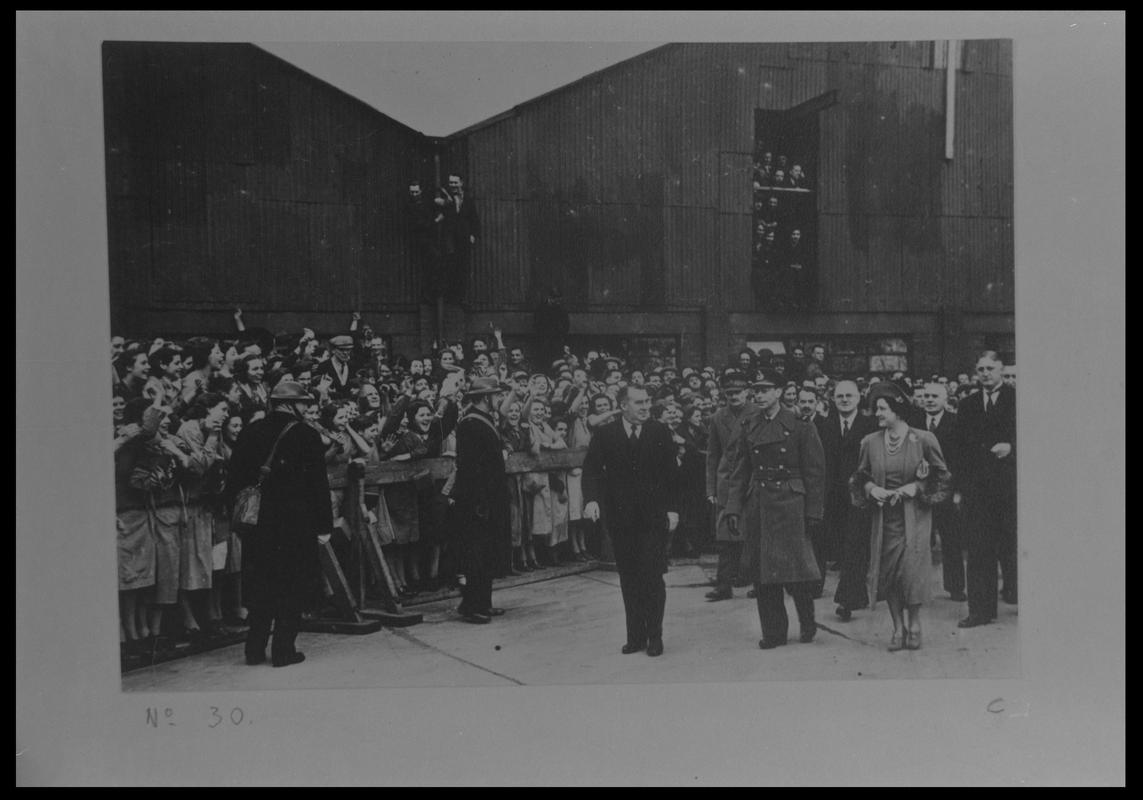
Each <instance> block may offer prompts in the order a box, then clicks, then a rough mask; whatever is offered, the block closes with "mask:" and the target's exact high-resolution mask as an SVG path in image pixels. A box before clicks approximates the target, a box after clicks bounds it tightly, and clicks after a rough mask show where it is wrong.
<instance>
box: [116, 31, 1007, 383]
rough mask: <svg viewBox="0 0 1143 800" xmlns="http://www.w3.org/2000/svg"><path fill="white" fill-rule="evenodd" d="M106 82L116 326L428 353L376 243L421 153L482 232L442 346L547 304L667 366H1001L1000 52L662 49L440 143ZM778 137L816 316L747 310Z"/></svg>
mask: <svg viewBox="0 0 1143 800" xmlns="http://www.w3.org/2000/svg"><path fill="white" fill-rule="evenodd" d="M950 54H951V59H952V61H953V65H952V66H953V81H952V82H951V84H950V81H949V74H948V72H949V71H948V69H947V66H948V61H949V59H950ZM105 73H106V77H105V82H106V86H107V99H106V108H107V117H108V121H107V132H108V136H107V138H108V187H109V188H108V200H109V208H110V216H111V231H112V237H111V238H112V254H111V259H112V276H113V283H112V288H113V303H114V304H115V305H116V310H117V313H119V314H120V317H119V318H118V319H119V320H120V321H122V323H123V324H124V325H128V324H129V325H132V326H134V325H138V324H142V323H147V324H149V325H150V326H151V327H153V328H161V329H166V330H170V329H172V326H174V327H175V328H178V327H179V326H178V325H174V323H172V322H171V317H170V313H169V312H170V310H172V309H177V308H186V309H188V310H193V311H195V312H200V313H199V315H198V316H195V315H190V316H188V317H187V318H186V319H187V323H188V325H189V323H191V322H198V321H200V320H202V319H203V317H202V316H201V312H203V311H205V310H207V309H208V307H209V304H210V303H217V304H218V305H219V307H222V306H226V307H229V306H230V305H232V304H233V303H235V302H244V303H246V304H247V305H248V306H249V307H250V308H251V309H254V310H257V311H261V312H263V313H264V314H265V315H266V316H265V319H266V320H268V322H267V325H266V326H267V327H271V328H274V327H291V326H296V325H297V324H298V323H297V322H296V318H297V319H300V318H302V316H304V317H305V318H306V319H313V314H312V313H311V312H322V313H328V314H332V313H334V312H336V313H338V314H341V315H345V314H347V313H348V312H349V311H351V310H352V307H353V306H354V304H360V307H361V308H362V310H363V311H365V312H366V313H367V314H368V315H369V316H370V319H371V321H373V322H374V324H375V326H376V327H383V326H385V325H386V323H388V324H389V325H390V327H391V329H392V330H393V332H394V333H396V334H399V336H398V337H397V346H398V349H399V348H400V346H401V342H402V341H404V342H406V343H408V344H410V345H411V344H412V343H413V341H414V340H417V339H418V336H419V337H420V338H419V340H417V344H418V345H419V346H424V345H425V344H427V341H426V340H425V337H426V336H427V335H428V334H427V332H428V331H430V330H431V327H430V326H429V325H426V315H428V314H430V313H431V310H430V309H428V308H427V307H420V308H418V307H417V306H416V305H415V301H416V297H417V294H416V288H417V287H416V282H417V281H416V276H414V275H412V274H411V271H410V268H409V266H408V264H409V259H408V256H407V254H406V253H405V252H404V249H403V248H404V245H403V243H402V237H401V235H400V231H399V230H397V229H396V226H398V225H399V220H400V206H401V201H402V197H403V193H404V186H403V181H404V179H405V177H407V173H408V170H409V167H410V165H415V167H416V168H417V169H419V170H420V172H419V174H421V175H424V176H431V175H432V165H431V161H432V158H433V155H434V154H437V155H439V157H440V160H441V165H442V167H443V170H442V171H444V172H447V171H448V170H459V171H461V172H462V173H464V174H465V175H466V177H467V179H468V184H469V189H470V192H471V193H472V196H474V197H475V199H476V203H477V206H478V208H479V210H480V213H481V218H482V236H481V238H480V239H479V241H478V243H477V247H476V250H475V252H474V256H473V264H472V275H471V278H470V281H469V309H468V311H467V312H460V311H459V309H456V310H450V313H449V316H448V326H447V327H448V329H449V333H450V335H461V334H463V333H475V332H478V331H480V330H483V329H486V327H487V323H488V322H489V321H496V322H497V323H499V324H501V325H503V326H504V328H505V331H506V332H507V334H508V336H509V338H510V339H511V338H516V339H518V340H523V339H525V338H526V337H527V335H528V334H529V333H530V330H531V310H532V309H533V308H534V307H535V305H536V303H537V302H538V300H539V299H540V296H541V294H542V293H544V292H545V291H546V290H547V288H549V287H550V286H553V285H556V286H559V287H560V288H561V289H562V291H563V293H564V296H565V298H566V304H567V306H568V308H569V311H571V318H572V333H573V337H579V341H581V342H584V343H587V342H600V343H604V344H607V343H611V344H613V345H614V346H615V347H617V348H619V347H626V348H628V349H630V350H631V351H632V352H637V351H639V350H640V347H641V345H640V342H641V341H642V342H643V343H644V344H646V343H648V342H650V343H651V345H650V347H649V348H648V347H643V348H642V349H643V350H644V351H647V350H648V349H650V350H656V349H657V350H659V351H665V350H670V349H674V348H677V353H678V355H679V356H680V360H681V361H682V362H683V363H696V362H698V361H706V362H708V363H719V362H721V361H722V360H724V359H725V358H726V355H727V353H728V351H731V350H735V349H737V348H738V347H741V346H742V345H744V344H746V343H762V342H774V343H777V346H785V347H789V346H790V345H791V344H793V343H807V344H808V343H813V342H824V343H826V344H827V346H828V349H829V351H830V356H831V359H833V361H834V363H835V365H836V367H838V368H841V367H842V366H844V367H845V368H846V369H849V368H853V369H857V368H860V367H861V366H862V365H868V364H872V365H891V364H894V363H901V361H900V360H897V359H899V358H900V357H902V356H903V357H904V360H905V361H906V363H908V365H909V366H910V367H911V368H913V369H914V370H917V371H922V372H927V371H930V370H935V369H938V368H941V367H944V368H946V369H953V368H956V367H959V366H962V365H963V364H965V363H966V361H967V360H969V359H970V358H971V353H972V352H973V351H974V350H976V349H978V348H980V347H982V346H985V345H987V346H990V347H996V348H998V349H1001V350H1003V351H1005V352H1007V353H1011V352H1012V351H1013V349H1014V342H1013V310H1014V299H1013V273H1014V253H1013V234H1012V206H1013V203H1012V178H1013V164H1012V79H1011V43H1010V42H1009V41H1007V40H1003V41H1002V40H988V41H968V42H963V43H960V46H959V47H956V46H953V47H952V48H951V49H950V47H949V43H947V42H878V43H829V44H672V45H667V46H664V47H661V48H658V49H656V50H653V51H650V52H649V53H647V54H644V55H642V56H639V57H636V58H634V59H630V60H628V61H625V62H623V63H620V64H617V65H615V66H613V67H610V68H608V69H606V70H604V71H602V72H599V73H596V74H594V75H591V76H588V77H586V78H584V79H582V80H579V81H577V82H575V83H573V84H570V85H568V86H565V87H563V88H561V89H558V90H556V91H554V92H551V93H549V94H547V95H544V96H542V97H539V98H536V99H534V100H532V101H529V102H527V103H524V104H522V105H520V106H518V107H516V108H514V109H512V110H511V111H509V112H507V113H504V114H501V115H499V116H497V117H494V118H492V119H490V120H487V121H486V122H484V123H481V124H478V125H476V126H473V127H471V128H469V129H467V130H464V131H461V132H459V133H457V134H455V135H453V136H451V137H448V138H447V139H446V140H443V141H435V142H434V141H430V140H427V139H425V138H424V137H421V136H419V135H418V134H416V133H415V132H414V131H411V130H409V129H408V128H405V127H404V126H402V125H400V124H399V123H396V122H394V121H392V120H390V119H388V118H386V117H384V116H383V115H382V114H380V113H378V112H376V111H374V110H373V109H370V108H368V107H367V106H364V105H363V104H361V103H358V102H357V101H354V100H353V99H352V98H349V97H347V96H345V95H344V94H341V93H340V92H338V91H337V90H335V89H333V88H332V87H329V86H327V85H325V84H323V83H321V82H320V81H318V80H316V79H314V78H312V77H310V76H307V75H305V74H304V73H302V72H300V71H298V70H296V69H294V68H292V67H289V66H288V65H285V64H284V63H283V62H281V61H279V60H278V59H276V58H274V57H273V56H270V55H268V54H266V53H264V52H262V51H260V50H258V49H257V48H254V47H251V46H243V45H140V44H132V45H123V44H114V45H111V44H109V45H108V46H107V50H106V63H105ZM949 85H952V86H954V87H955V88H954V93H955V95H954V96H952V97H949V96H946V95H947V92H946V87H948V86H949ZM140 98H146V100H145V101H140ZM216 98H221V101H218V100H217V99H216ZM951 111H955V113H954V114H953V115H952V117H951V118H952V119H953V120H954V121H955V125H954V126H953V131H952V134H953V140H952V151H951V155H952V157H951V158H946V145H947V143H948V140H947V134H946V119H948V118H949V117H948V115H949V114H950V112H951ZM783 131H784V133H783ZM775 132H777V133H775ZM774 135H777V136H778V139H779V140H783V137H784V140H785V141H791V140H794V139H796V140H797V147H798V148H800V151H801V153H802V156H803V158H804V160H806V163H807V164H810V165H812V167H811V169H810V175H809V179H810V186H811V189H812V191H811V193H810V195H809V196H810V197H812V201H810V203H809V209H810V211H809V213H810V214H811V215H812V220H810V221H809V222H810V224H809V225H808V226H807V227H808V230H809V231H810V232H811V234H812V244H813V252H814V253H815V254H816V258H815V261H816V272H817V275H816V290H815V293H814V296H813V300H812V302H811V303H810V304H809V307H808V308H805V309H802V310H798V311H789V312H768V311H759V310H758V307H757V306H756V304H755V302H754V298H753V296H752V293H751V285H750V271H751V251H752V233H753V230H754V224H753V222H754V216H753V212H754V206H753V202H754V196H753V188H752V180H751V179H752V175H753V163H752V162H753V160H754V158H755V156H756V153H757V152H758V149H759V147H760V146H761V142H762V140H763V139H765V138H766V137H771V136H774ZM143 184H146V185H147V186H149V187H150V188H149V190H148V191H145V192H144V191H140V190H139V187H140V186H141V185H143ZM147 232H149V233H150V239H148V238H147ZM160 310H161V311H162V312H163V313H162V314H158V312H159V311H160ZM299 312H306V313H305V314H304V315H302V314H300V313H299ZM369 312H373V313H369ZM381 312H384V313H385V314H386V315H387V316H385V317H384V318H383V320H381V321H380V322H379V321H378V317H380V316H381ZM338 319H344V316H341V317H339V318H338ZM331 324H333V322H332V320H331ZM199 327H201V325H200V326H199Z"/></svg>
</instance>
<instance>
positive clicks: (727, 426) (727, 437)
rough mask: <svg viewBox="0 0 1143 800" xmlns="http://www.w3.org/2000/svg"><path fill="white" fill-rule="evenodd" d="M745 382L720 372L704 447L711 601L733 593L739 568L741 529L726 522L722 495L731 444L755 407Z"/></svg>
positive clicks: (726, 487)
mask: <svg viewBox="0 0 1143 800" xmlns="http://www.w3.org/2000/svg"><path fill="white" fill-rule="evenodd" d="M749 385H750V384H749V381H748V380H747V379H746V376H745V375H744V374H742V373H741V372H730V373H727V374H726V375H724V376H723V378H722V381H721V386H722V394H723V396H724V397H726V405H725V406H724V407H722V408H720V409H719V410H718V411H716V412H715V413H714V416H713V417H711V420H710V434H709V436H708V438H707V450H706V499H707V501H708V502H709V503H710V504H711V505H713V506H714V509H715V513H716V517H715V520H716V522H715V540H716V541H717V543H718V571H717V572H716V573H715V578H714V589H713V590H711V591H710V592H707V595H706V599H707V600H710V601H711V602H717V601H719V600H729V599H730V598H732V597H733V596H734V589H733V588H732V587H733V586H734V583H735V581H736V580H737V579H738V577H739V572H740V571H741V570H740V567H739V565H740V563H741V561H742V541H743V536H742V532H741V531H734V532H733V533H732V532H731V531H730V529H729V528H728V527H727V526H726V520H725V519H724V518H723V515H724V513H725V510H726V495H727V492H728V491H729V489H730V472H731V470H732V469H733V468H734V464H735V458H736V455H735V448H736V447H737V446H738V439H739V437H740V436H741V433H742V420H743V419H745V418H746V417H747V416H749V415H750V414H753V413H754V412H755V411H757V409H758V407H757V406H755V405H754V404H753V403H750V402H747V399H746V390H747V388H748V387H749Z"/></svg>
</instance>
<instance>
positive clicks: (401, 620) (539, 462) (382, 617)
mask: <svg viewBox="0 0 1143 800" xmlns="http://www.w3.org/2000/svg"><path fill="white" fill-rule="evenodd" d="M586 455H587V450H586V449H575V450H553V451H549V452H546V453H541V454H540V455H539V456H535V455H532V454H531V453H513V454H511V455H509V456H508V458H507V459H506V461H505V472H507V474H509V475H518V474H523V473H529V472H561V471H565V470H569V469H577V468H579V467H582V466H583V461H584V458H585V456H586ZM455 469H456V459H455V458H424V459H418V460H414V461H385V462H380V463H362V462H360V461H358V462H353V463H350V464H347V465H345V466H342V467H337V468H335V469H333V470H331V471H330V474H329V484H330V488H331V489H333V490H343V491H344V492H345V496H344V501H343V503H342V517H343V518H344V520H345V523H346V528H347V532H348V533H349V538H350V543H351V546H352V550H351V559H352V562H353V566H354V567H355V568H353V569H350V570H348V571H347V570H345V569H343V566H342V565H341V564H340V563H339V561H338V558H337V555H336V554H335V553H334V550H333V548H332V546H331V545H329V544H328V543H327V544H325V545H323V546H322V566H323V572H324V576H325V582H326V588H327V591H328V592H329V593H330V594H331V595H332V597H333V599H334V604H335V606H336V607H337V608H338V610H339V613H340V614H341V617H340V618H339V619H333V620H328V619H327V620H310V621H309V622H307V624H306V628H307V629H308V630H326V631H335V632H343V633H368V632H370V631H371V630H375V629H376V628H375V627H373V626H374V625H379V624H384V625H390V626H394V627H403V626H408V625H416V624H417V623H419V622H421V621H422V620H423V617H422V615H421V614H416V613H410V612H407V611H405V610H404V609H403V608H402V607H401V603H400V601H399V599H398V594H397V587H396V584H395V583H394V581H393V577H392V575H391V574H390V572H389V565H388V563H387V562H386V560H385V555H384V552H383V550H382V544H381V537H380V535H379V529H380V530H386V529H388V530H391V529H392V526H393V521H392V518H391V516H390V513H389V508H388V504H387V502H386V499H385V493H384V492H378V493H377V500H376V503H377V505H376V510H377V527H373V526H371V525H370V524H369V523H368V521H367V520H366V518H365V512H366V508H365V494H366V492H367V490H368V489H370V488H382V487H386V486H394V485H396V484H401V483H409V482H412V481H416V480H421V479H424V478H431V479H433V480H448V478H449V477H451V476H452V474H453V472H454V470H455ZM370 494H373V493H372V492H370ZM370 577H372V584H373V588H374V590H375V591H374V593H373V595H374V596H375V597H378V599H379V600H380V601H381V607H380V608H366V607H364V606H365V599H366V593H367V589H368V585H369V578H370Z"/></svg>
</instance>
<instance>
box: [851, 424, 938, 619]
mask: <svg viewBox="0 0 1143 800" xmlns="http://www.w3.org/2000/svg"><path fill="white" fill-rule="evenodd" d="M904 447H905V450H904V457H905V463H904V476H903V478H904V482H905V483H912V482H913V481H916V482H917V494H916V496H915V497H913V498H904V499H903V500H902V502H903V503H904V504H905V505H904V509H905V564H906V565H907V566H906V568H907V569H912V570H914V571H920V572H922V573H925V574H927V571H928V570H929V569H931V568H932V549H931V548H932V526H933V512H932V507H933V506H935V505H937V504H938V503H943V502H944V501H945V500H947V499H948V497H949V494H950V491H951V490H950V486H951V485H952V481H951V479H952V476H951V474H950V473H949V470H948V467H947V465H946V464H945V457H944V454H943V453H941V446H940V444H939V443H938V442H937V437H935V436H933V435H932V434H931V433H929V432H928V431H925V430H918V429H916V428H910V429H909V432H908V433H907V434H905V444H904ZM885 458H886V453H885V434H884V432H883V431H880V430H878V431H874V432H873V433H871V434H869V435H868V436H866V437H865V438H864V439H862V440H861V455H860V457H859V458H858V463H857V471H856V472H855V473H854V474H853V476H852V477H851V478H850V481H849V486H850V493H851V495H852V501H853V504H854V505H855V506H858V507H861V508H869V509H870V515H869V516H870V520H871V523H870V524H871V527H870V533H869V572H868V573H867V574H866V578H865V587H866V591H867V592H868V594H869V607H870V608H873V607H874V605H875V604H876V600H877V584H878V579H879V577H880V573H881V538H882V530H883V524H884V520H883V519H882V511H881V508H880V507H879V506H878V505H877V504H876V503H874V502H873V501H872V500H870V499H869V498H868V497H867V496H866V494H865V484H866V483H868V482H869V481H872V482H873V483H875V484H877V485H878V486H881V487H883V488H884V486H885ZM922 461H923V462H924V463H925V464H926V465H927V475H925V476H924V477H922V476H921V474H919V473H918V469H919V468H921V463H922ZM920 577H922V578H923V577H924V575H923V574H922V575H920ZM928 583H929V582H928V580H927V579H925V580H924V586H925V588H926V589H927V588H928Z"/></svg>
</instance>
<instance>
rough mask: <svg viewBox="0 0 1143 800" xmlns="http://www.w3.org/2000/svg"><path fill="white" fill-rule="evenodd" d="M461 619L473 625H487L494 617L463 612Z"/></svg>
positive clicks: (473, 612)
mask: <svg viewBox="0 0 1143 800" xmlns="http://www.w3.org/2000/svg"><path fill="white" fill-rule="evenodd" d="M460 618H461V619H462V620H464V621H465V622H468V623H471V624H473V625H487V624H488V623H489V622H491V621H492V617H490V616H488V615H487V614H478V613H476V612H475V611H461V612H460Z"/></svg>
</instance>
